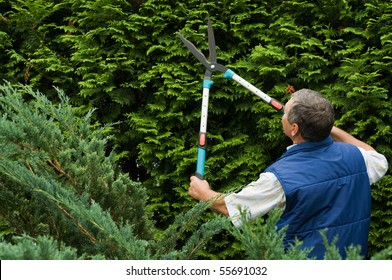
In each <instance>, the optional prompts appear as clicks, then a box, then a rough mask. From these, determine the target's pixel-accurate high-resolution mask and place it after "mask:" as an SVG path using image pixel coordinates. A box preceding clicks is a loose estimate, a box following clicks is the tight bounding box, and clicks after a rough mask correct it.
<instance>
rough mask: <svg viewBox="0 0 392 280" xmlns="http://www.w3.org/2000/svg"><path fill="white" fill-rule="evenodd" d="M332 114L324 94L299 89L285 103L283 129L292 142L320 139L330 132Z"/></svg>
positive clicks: (332, 120) (332, 121)
mask: <svg viewBox="0 0 392 280" xmlns="http://www.w3.org/2000/svg"><path fill="white" fill-rule="evenodd" d="M334 115H335V114H334V110H333V107H332V104H331V103H330V102H329V101H328V100H327V99H326V98H325V97H324V96H322V95H321V94H320V93H318V92H316V91H313V90H310V89H301V90H299V91H296V92H294V93H293V95H292V96H291V99H290V100H289V101H288V102H287V103H286V105H285V114H284V116H283V118H282V125H283V130H284V132H285V134H286V135H287V136H288V137H290V138H291V139H292V140H293V142H294V143H300V142H303V141H309V142H315V141H321V140H323V139H325V138H326V137H328V136H329V134H330V133H331V129H332V127H333V123H334Z"/></svg>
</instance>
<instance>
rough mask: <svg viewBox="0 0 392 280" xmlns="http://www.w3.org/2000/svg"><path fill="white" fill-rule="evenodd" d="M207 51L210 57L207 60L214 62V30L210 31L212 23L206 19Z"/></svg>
mask: <svg viewBox="0 0 392 280" xmlns="http://www.w3.org/2000/svg"><path fill="white" fill-rule="evenodd" d="M208 49H209V50H210V56H209V57H208V60H209V61H210V62H212V63H215V62H216V49H215V36H214V30H213V29H212V23H211V20H210V18H208Z"/></svg>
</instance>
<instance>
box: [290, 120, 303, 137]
mask: <svg viewBox="0 0 392 280" xmlns="http://www.w3.org/2000/svg"><path fill="white" fill-rule="evenodd" d="M300 133H301V132H300V130H299V126H298V124H297V123H293V124H292V125H291V137H295V136H298V135H299V134H300Z"/></svg>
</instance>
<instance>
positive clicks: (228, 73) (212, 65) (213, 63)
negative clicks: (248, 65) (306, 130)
mask: <svg viewBox="0 0 392 280" xmlns="http://www.w3.org/2000/svg"><path fill="white" fill-rule="evenodd" d="M178 36H179V37H180V39H181V41H182V42H183V43H184V44H185V46H186V47H187V48H188V49H189V50H190V51H191V52H192V54H193V55H194V56H195V57H196V58H197V59H198V60H199V61H200V62H201V63H202V64H203V65H204V67H205V68H206V71H205V72H204V79H203V85H202V86H203V98H202V106H201V119H200V132H199V138H198V150H197V164H196V174H195V176H197V177H198V178H199V179H204V165H205V159H206V149H207V115H208V102H209V94H210V88H211V87H212V85H213V84H214V82H213V81H212V79H211V76H212V74H213V73H214V72H217V71H218V72H221V73H223V74H224V78H226V79H232V80H234V81H236V82H237V83H239V84H240V85H242V86H243V87H245V88H246V89H248V90H249V91H251V92H253V93H254V94H256V95H257V96H259V97H260V98H261V99H263V100H264V101H265V102H267V103H268V104H269V105H271V106H272V107H273V108H274V109H276V110H277V111H280V112H281V113H284V106H283V104H282V103H280V102H279V101H277V100H275V99H274V98H272V97H270V96H268V95H267V94H265V93H264V92H262V91H261V90H259V89H258V88H256V87H255V86H253V85H252V84H250V83H249V82H247V81H246V80H244V79H243V78H241V77H240V76H238V75H237V74H236V73H234V71H232V70H230V69H229V68H227V67H226V66H224V65H222V64H219V63H217V55H216V49H215V37H214V31H213V29H212V24H211V20H210V19H208V49H209V57H208V60H207V59H206V57H205V56H204V55H203V53H202V52H200V51H199V50H198V49H197V48H196V47H195V46H194V45H193V44H192V43H191V42H190V41H188V40H187V39H186V38H185V37H184V36H183V35H182V34H181V33H178Z"/></svg>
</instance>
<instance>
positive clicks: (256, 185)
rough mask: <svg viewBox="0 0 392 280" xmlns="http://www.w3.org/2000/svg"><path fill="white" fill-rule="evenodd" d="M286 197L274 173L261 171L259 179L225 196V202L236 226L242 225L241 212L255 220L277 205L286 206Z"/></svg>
mask: <svg viewBox="0 0 392 280" xmlns="http://www.w3.org/2000/svg"><path fill="white" fill-rule="evenodd" d="M285 202H286V198H285V195H284V191H283V188H282V186H281V184H280V182H279V181H278V179H277V178H276V176H275V175H274V174H273V173H270V172H264V173H261V174H260V176H259V179H258V180H257V181H254V182H252V183H250V184H249V185H247V186H246V187H245V188H244V189H242V190H241V191H240V192H238V193H232V194H229V195H227V196H226V197H225V203H226V207H227V210H228V212H229V216H230V219H231V221H232V223H233V224H234V226H236V227H238V226H241V222H242V219H241V213H242V212H246V215H247V219H249V220H254V219H256V218H257V217H260V216H264V215H265V214H266V213H267V212H269V211H270V210H272V209H273V208H275V207H284V206H285Z"/></svg>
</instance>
